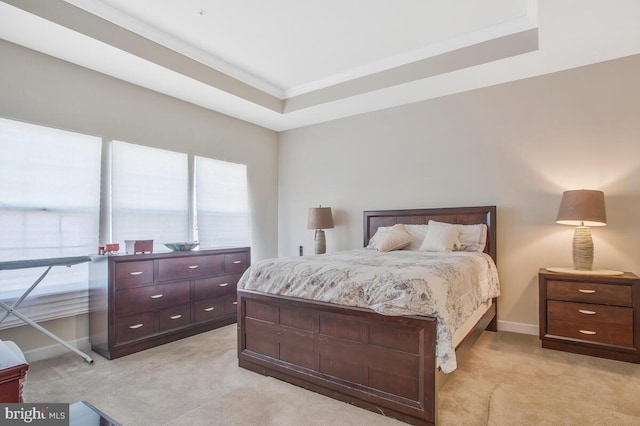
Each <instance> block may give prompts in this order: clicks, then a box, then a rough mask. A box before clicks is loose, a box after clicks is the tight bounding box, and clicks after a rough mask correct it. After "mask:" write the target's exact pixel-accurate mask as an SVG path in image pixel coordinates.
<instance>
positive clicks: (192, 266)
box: [187, 265, 198, 269]
mask: <svg viewBox="0 0 640 426" xmlns="http://www.w3.org/2000/svg"><path fill="white" fill-rule="evenodd" d="M187 268H188V269H198V265H191V266H187Z"/></svg>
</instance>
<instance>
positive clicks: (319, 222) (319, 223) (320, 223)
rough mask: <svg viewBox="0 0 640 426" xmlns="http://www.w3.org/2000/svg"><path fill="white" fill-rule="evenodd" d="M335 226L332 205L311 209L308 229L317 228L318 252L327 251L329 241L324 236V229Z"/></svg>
mask: <svg viewBox="0 0 640 426" xmlns="http://www.w3.org/2000/svg"><path fill="white" fill-rule="evenodd" d="M330 228H333V216H332V215H331V207H322V206H319V207H311V208H310V209H309V219H308V221H307V229H315V230H316V235H315V242H316V254H324V253H325V252H326V251H327V243H326V240H325V238H324V231H323V229H330Z"/></svg>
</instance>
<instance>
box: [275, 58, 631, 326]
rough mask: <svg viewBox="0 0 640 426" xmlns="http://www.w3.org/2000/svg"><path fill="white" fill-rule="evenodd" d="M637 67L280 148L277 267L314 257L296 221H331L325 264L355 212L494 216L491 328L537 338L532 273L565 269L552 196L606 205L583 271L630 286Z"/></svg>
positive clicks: (523, 87) (569, 76)
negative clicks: (625, 280) (310, 217)
mask: <svg viewBox="0 0 640 426" xmlns="http://www.w3.org/2000/svg"><path fill="white" fill-rule="evenodd" d="M638 75H640V56H638V55H636V56H632V57H627V58H622V59H617V60H614V61H609V62H605V63H600V64H595V65H591V66H587V67H582V68H576V69H572V70H569V71H563V72H559V73H554V74H549V75H546V76H542V77H536V78H531V79H526V80H521V81H517V82H513V83H507V84H501V85H498V86H494V87H489V88H485V89H479V90H475V91H471V92H467V93H462V94H458V95H452V96H447V97H443V98H439V99H434V100H429V101H424V102H419V103H415V104H411V105H405V106H401V107H397V108H393V109H387V110H383V111H378V112H374V113H368V114H364V115H360V116H356V117H351V118H346V119H342V120H337V121H333V122H328V123H324V124H319V125H314V126H309V127H305V128H300V129H295V130H290V131H286V132H283V133H281V135H280V153H279V155H280V166H279V191H280V193H279V197H280V198H279V203H280V206H279V223H280V226H279V255H281V256H283V255H296V254H297V252H298V246H299V245H304V247H305V253H312V252H313V231H309V230H307V229H306V214H307V209H308V208H309V207H312V206H317V205H318V204H322V205H324V206H330V207H332V208H333V209H334V216H335V222H336V227H335V228H334V229H331V230H327V231H326V235H327V247H328V252H333V251H337V250H344V249H352V248H358V247H361V246H362V211H363V210H372V209H400V208H422V207H454V206H472V205H496V206H497V209H498V215H497V216H498V269H499V273H500V278H501V283H502V296H501V298H500V300H499V302H500V305H499V320H500V321H501V326H502V327H503V329H511V330H516V331H521V332H530V333H537V329H536V327H537V324H538V304H537V300H538V296H537V271H538V268H540V267H545V266H571V238H572V235H573V229H572V228H571V227H568V226H562V225H557V224H555V217H556V214H557V209H558V206H559V203H560V197H561V194H562V191H564V190H567V189H580V188H589V189H600V190H603V191H604V192H605V198H606V203H607V216H608V226H606V227H600V228H594V229H593V235H594V243H595V252H596V255H595V264H594V267H596V268H603V269H604V268H607V269H620V270H626V271H633V272H636V273H640V257H638V255H637V253H638V252H639V251H640V214H639V213H640V160H639V159H640V138H639V136H640V120H638V112H639V111H640V79H638Z"/></svg>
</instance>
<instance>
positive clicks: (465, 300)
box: [238, 249, 500, 373]
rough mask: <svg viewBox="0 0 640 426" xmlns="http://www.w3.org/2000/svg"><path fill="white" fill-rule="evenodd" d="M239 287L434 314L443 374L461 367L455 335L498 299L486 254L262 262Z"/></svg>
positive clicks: (360, 253)
mask: <svg viewBox="0 0 640 426" xmlns="http://www.w3.org/2000/svg"><path fill="white" fill-rule="evenodd" d="M238 288H241V289H247V290H254V291H258V292H262V293H272V294H279V295H283V296H291V297H299V298H303V299H312V300H317V301H322V302H328V303H334V304H338V305H347V306H358V307H363V308H369V309H372V310H374V311H376V312H378V313H380V314H383V315H428V316H435V317H436V318H437V319H438V325H437V333H438V335H437V342H436V357H437V359H438V361H439V364H440V368H441V369H442V371H443V372H445V373H449V372H452V371H453V370H455V369H456V367H457V364H456V356H455V348H454V347H453V334H454V332H455V331H456V330H457V328H458V327H460V326H461V325H462V324H463V323H464V322H465V321H466V320H467V319H468V318H469V317H470V316H471V314H472V313H473V312H474V311H475V310H476V309H477V308H478V307H479V306H480V305H481V304H482V303H484V302H486V301H487V300H489V299H491V298H493V297H497V296H498V295H499V294H500V284H499V281H498V273H497V270H496V266H495V263H494V262H493V260H492V259H491V257H490V256H489V255H487V254H484V253H475V252H474V253H470V252H453V253H432V252H423V251H412V250H399V251H393V252H389V253H381V252H378V251H375V250H370V249H359V250H352V251H346V252H341V253H337V254H332V255H321V256H307V257H290V258H277V259H267V260H263V261H261V262H258V263H256V264H254V265H252V266H251V267H250V268H249V270H247V271H246V272H245V274H244V275H243V276H242V279H241V280H240V282H239V283H238Z"/></svg>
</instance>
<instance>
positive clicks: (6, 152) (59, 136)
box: [0, 119, 101, 327]
mask: <svg viewBox="0 0 640 426" xmlns="http://www.w3.org/2000/svg"><path fill="white" fill-rule="evenodd" d="M100 156H101V140H100V139H99V138H96V137H92V136H87V135H82V134H78V133H73V132H67V131H63V130H57V129H52V128H48V127H42V126H36V125H32V124H27V123H21V122H16V121H12V120H6V119H0V223H2V226H1V227H0V259H2V260H22V259H35V258H48V257H63V256H81V255H86V254H88V253H94V252H95V250H96V247H97V245H98V228H99V207H100ZM42 272H43V270H41V269H40V268H36V269H19V270H9V271H0V274H1V275H0V282H1V283H2V286H1V289H0V297H1V298H2V299H4V300H9V299H15V298H16V297H18V296H20V295H21V294H22V292H23V291H24V290H25V289H26V288H27V287H29V285H31V284H32V283H33V282H34V281H35V279H36V278H37V277H38V276H40V274H41V273H42ZM87 283H88V265H87V264H81V265H75V266H73V267H71V268H61V267H55V268H53V269H52V270H51V272H50V273H49V275H48V276H47V277H46V278H45V279H44V280H43V281H42V282H41V283H40V284H39V285H38V287H36V290H35V291H34V292H33V293H32V295H34V296H36V295H40V297H39V298H38V297H33V296H30V298H28V299H26V300H25V302H24V303H23V304H22V305H20V306H21V308H23V309H20V310H21V311H23V312H24V313H25V314H27V315H28V316H30V317H32V318H34V319H43V318H42V316H40V317H39V316H38V315H37V314H36V313H35V312H36V311H38V308H37V306H38V305H40V306H45V305H48V306H46V309H45V310H48V311H52V310H53V311H57V312H58V313H57V314H51V315H53V317H56V315H57V316H64V315H61V314H60V312H61V311H64V312H66V313H65V315H73V314H77V313H81V312H86V311H87V301H86V294H87ZM60 293H66V294H67V295H68V297H64V298H62V299H60V298H59V297H57V296H56V298H55V299H56V300H58V301H59V302H60V303H61V304H62V305H64V307H60V309H57V308H56V306H55V304H54V306H52V305H51V299H46V296H47V295H51V294H60ZM43 297H44V298H43ZM43 312H44V311H43ZM43 315H44V317H45V318H47V319H50V318H51V315H50V314H43ZM12 323H18V324H22V321H20V320H18V319H16V318H15V317H13V316H10V317H8V318H7V319H6V320H5V321H4V322H3V323H2V324H1V325H2V327H6V326H7V325H11V324H12Z"/></svg>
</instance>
